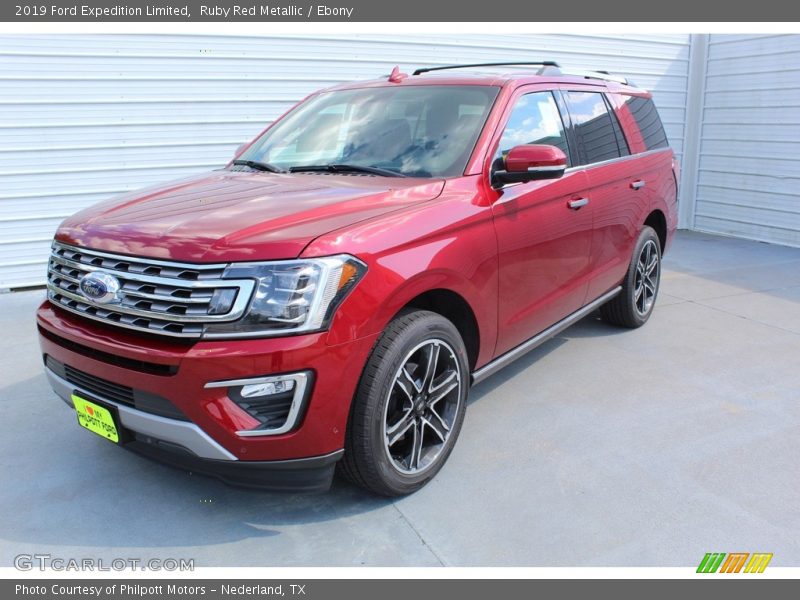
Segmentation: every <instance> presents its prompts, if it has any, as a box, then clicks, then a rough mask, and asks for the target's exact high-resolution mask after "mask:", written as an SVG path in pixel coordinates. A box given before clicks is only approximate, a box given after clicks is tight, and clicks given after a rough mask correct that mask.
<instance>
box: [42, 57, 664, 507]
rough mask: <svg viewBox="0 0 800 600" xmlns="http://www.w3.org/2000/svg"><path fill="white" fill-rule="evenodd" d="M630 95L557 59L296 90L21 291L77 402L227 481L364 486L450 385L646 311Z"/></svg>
mask: <svg viewBox="0 0 800 600" xmlns="http://www.w3.org/2000/svg"><path fill="white" fill-rule="evenodd" d="M676 169H677V167H676V163H675V159H674V156H673V152H672V150H670V148H669V146H668V144H667V139H666V136H665V134H664V129H663V126H662V124H661V121H660V119H659V117H658V113H657V112H656V109H655V106H654V105H653V101H652V99H651V96H650V94H649V93H647V92H646V91H643V90H641V89H637V88H635V87H633V86H632V85H630V84H629V83H628V82H627V81H626V80H625V79H622V78H618V77H613V76H610V75H608V74H606V73H601V72H585V73H577V74H575V73H573V74H567V73H565V72H563V71H562V70H560V69H559V68H558V65H556V64H555V63H552V62H543V63H525V64H519V63H510V64H506V65H497V64H491V65H463V66H453V67H439V68H431V69H419V70H417V71H416V72H414V74H413V75H412V76H407V75H405V74H403V73H400V72H399V71H398V70H397V69H395V70H394V71H393V72H392V74H391V75H390V76H389V77H387V78H383V79H380V80H376V81H368V82H356V83H350V84H346V85H340V86H337V87H334V88H331V89H327V90H324V91H321V92H318V93H315V94H312V95H311V96H309V97H308V98H306V99H305V100H304V101H303V102H301V103H300V104H298V105H297V106H296V107H294V108H293V109H292V110H290V111H289V112H288V113H286V114H285V115H284V116H283V117H281V118H280V119H278V120H277V121H276V122H275V123H273V124H272V125H271V126H270V127H269V128H267V129H266V130H265V131H264V132H263V133H262V134H261V135H259V136H258V137H257V138H256V139H255V140H254V141H252V142H251V143H249V144H248V145H246V146H245V147H243V148H242V149H240V151H239V152H238V153H237V156H236V158H235V159H234V160H233V161H231V163H230V164H228V165H227V166H226V167H225V168H223V169H220V170H217V171H213V172H210V173H205V174H202V175H196V176H193V177H190V178H188V179H183V180H179V181H174V182H171V183H168V184H164V185H159V186H156V187H152V188H149V189H145V190H141V191H137V192H134V193H129V194H125V195H123V196H120V197H116V198H114V199H112V200H109V201H107V202H104V203H101V204H98V205H95V206H93V207H91V208H88V209H86V210H83V211H81V212H79V213H78V214H76V215H74V216H72V217H70V218H69V219H67V220H66V221H65V222H64V223H63V224H62V225H61V227H60V228H59V230H58V232H57V234H56V236H55V241H54V243H53V247H52V255H51V257H50V262H49V268H48V298H47V300H46V301H45V302H44V303H43V304H42V305H41V307H40V308H39V310H38V325H39V332H40V334H41V347H42V352H43V354H44V363H45V369H46V373H47V376H48V378H49V380H50V383H51V384H52V386H53V388H54V390H55V391H56V393H57V394H58V395H59V396H61V397H62V398H63V399H64V400H65V401H66V402H67V404H69V405H70V406H72V407H74V408H75V410H76V412H77V415H78V421H79V423H80V424H81V425H82V426H84V427H85V428H87V429H89V430H91V431H93V432H95V433H97V434H98V435H100V436H102V437H104V438H107V439H109V440H111V441H113V442H116V443H118V444H120V445H123V446H125V447H126V448H129V449H132V450H136V451H138V452H140V453H142V454H144V455H147V456H150V457H154V458H157V459H158V460H161V461H164V462H167V463H171V464H174V465H177V466H182V467H184V468H188V469H191V470H192V471H196V472H202V473H208V474H212V475H216V476H218V477H220V478H222V479H224V480H225V481H228V482H231V483H238V484H242V485H249V486H256V487H263V488H268V489H281V490H307V491H310V490H324V489H327V488H328V486H329V485H330V483H331V479H332V477H333V475H334V471H335V469H336V468H337V467H338V469H339V470H340V471H341V473H342V474H343V475H345V476H346V477H348V478H349V479H351V480H352V481H354V482H355V483H357V484H359V485H361V486H364V487H365V488H368V489H369V490H372V491H374V492H377V493H379V494H385V495H399V494H407V493H409V492H413V491H414V490H416V489H418V488H420V487H421V486H422V485H424V484H425V483H426V482H428V481H429V480H430V479H431V478H432V477H433V476H434V475H435V474H436V472H437V471H438V470H439V469H440V468H441V467H442V465H443V464H444V463H445V461H446V460H447V457H448V455H449V454H450V452H451V451H452V449H453V445H454V444H455V441H456V438H457V437H458V434H459V430H460V429H461V424H462V421H463V419H464V412H465V408H466V402H467V394H468V392H469V388H470V385H471V384H473V383H475V382H477V381H480V380H482V379H485V378H486V377H488V376H490V375H491V374H492V373H494V372H496V371H497V370H498V369H500V368H502V367H503V366H505V365H507V364H508V363H509V362H511V361H512V360H514V359H516V358H518V357H519V356H521V355H523V354H524V353H526V352H528V351H529V350H531V349H532V348H534V347H536V346H537V345H538V344H540V343H542V342H543V341H545V340H547V339H548V338H550V337H551V336H553V335H555V334H557V333H558V332H559V331H561V330H563V329H564V328H565V327H568V326H569V325H571V324H573V323H575V322H576V321H578V320H579V319H581V318H582V317H584V316H585V315H588V314H589V313H590V312H592V311H594V310H596V309H598V308H599V309H600V312H601V314H602V316H603V317H604V318H605V319H606V320H607V321H608V322H610V323H613V324H615V325H621V326H624V327H638V326H640V325H642V324H644V323H645V322H646V321H647V319H648V318H649V317H650V315H651V314H652V312H653V305H654V303H655V300H656V296H657V294H658V288H659V276H660V271H661V269H660V260H661V256H662V254H663V252H664V251H665V250H666V249H667V247H668V246H669V244H670V240H671V239H672V236H673V233H674V230H675V224H676V209H677V197H676Z"/></svg>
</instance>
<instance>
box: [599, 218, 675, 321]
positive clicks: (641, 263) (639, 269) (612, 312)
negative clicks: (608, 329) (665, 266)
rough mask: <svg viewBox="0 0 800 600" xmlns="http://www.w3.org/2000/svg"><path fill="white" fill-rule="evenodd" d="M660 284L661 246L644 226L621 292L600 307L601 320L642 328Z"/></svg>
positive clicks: (654, 301)
mask: <svg viewBox="0 0 800 600" xmlns="http://www.w3.org/2000/svg"><path fill="white" fill-rule="evenodd" d="M660 282H661V245H660V243H659V241H658V235H656V232H655V231H654V230H653V228H652V227H648V226H645V227H644V228H643V229H642V232H641V233H640V234H639V239H638V240H637V242H636V246H635V247H634V250H633V256H632V258H631V263H630V265H629V266H628V272H627V274H626V276H625V280H624V281H623V283H622V292H620V293H619V294H617V296H615V297H614V298H613V299H612V300H610V301H608V302H606V303H605V304H604V305H603V306H602V307H600V314H601V315H602V317H603V319H604V320H606V321H607V322H609V323H611V324H613V325H619V326H621V327H631V328H634V327H641V326H642V325H644V324H645V323H646V322H647V320H648V319H649V318H650V315H651V314H652V313H653V308H654V307H655V303H656V298H657V296H658V288H659V284H660Z"/></svg>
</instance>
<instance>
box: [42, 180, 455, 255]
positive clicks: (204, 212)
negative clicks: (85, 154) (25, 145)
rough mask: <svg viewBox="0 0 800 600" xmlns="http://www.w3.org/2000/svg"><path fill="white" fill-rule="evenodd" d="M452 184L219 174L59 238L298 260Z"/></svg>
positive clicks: (129, 202) (125, 206) (140, 198)
mask: <svg viewBox="0 0 800 600" xmlns="http://www.w3.org/2000/svg"><path fill="white" fill-rule="evenodd" d="M443 186H444V181H442V180H433V181H432V180H430V179H411V178H408V179H406V178H386V177H373V176H360V175H338V174H337V175H329V174H299V173H298V174H290V173H286V174H274V173H261V172H249V171H248V172H243V171H225V170H223V171H214V172H211V173H205V174H203V175H198V176H194V177H191V178H188V179H183V180H180V181H176V182H172V183H169V184H166V185H161V186H157V187H152V188H148V189H144V190H139V191H136V192H132V193H127V194H124V195H121V196H117V197H115V198H112V199H111V200H108V201H106V202H102V203H100V204H95V205H94V206H91V207H89V208H87V209H84V210H82V211H80V212H78V213H76V214H75V215H73V216H71V217H69V218H68V219H67V220H65V221H64V222H63V223H62V224H61V227H60V228H59V230H58V232H57V233H56V239H57V240H59V241H61V242H64V243H67V244H73V245H76V246H82V247H86V248H92V249H94V250H100V251H105V252H112V253H119V254H129V255H134V256H146V257H150V258H157V259H172V260H182V261H188V262H228V261H247V260H268V259H281V258H295V257H297V256H298V255H299V254H300V253H301V252H302V251H303V249H304V248H305V247H306V246H307V245H308V244H309V242H311V241H312V240H313V239H314V238H316V237H318V236H319V235H322V234H324V233H328V232H330V231H333V230H336V229H341V228H343V227H346V226H348V225H351V224H353V223H357V222H359V221H363V220H365V219H370V218H373V217H376V216H378V215H381V214H384V213H387V212H390V211H394V210H399V209H402V208H404V207H406V206H410V205H413V204H417V203H419V202H424V201H426V200H431V199H433V198H436V197H437V196H438V195H439V194H440V193H441V191H442V188H443Z"/></svg>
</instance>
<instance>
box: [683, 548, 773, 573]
mask: <svg viewBox="0 0 800 600" xmlns="http://www.w3.org/2000/svg"><path fill="white" fill-rule="evenodd" d="M771 560H772V553H771V552H770V553H766V552H754V553H753V554H750V553H749V552H731V553H730V554H725V553H724V552H709V553H707V554H706V555H705V556H704V557H703V560H701V561H700V565H699V566H698V567H697V572H698V573H717V572H719V573H763V572H764V569H766V568H767V565H768V564H769V563H770V561H771Z"/></svg>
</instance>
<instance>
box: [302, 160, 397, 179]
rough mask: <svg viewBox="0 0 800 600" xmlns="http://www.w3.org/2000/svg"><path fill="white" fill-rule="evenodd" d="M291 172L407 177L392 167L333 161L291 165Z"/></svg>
mask: <svg viewBox="0 0 800 600" xmlns="http://www.w3.org/2000/svg"><path fill="white" fill-rule="evenodd" d="M289 171H290V172H291V173H300V172H302V171H311V172H313V171H325V172H329V173H348V172H350V173H369V174H370V175H380V176H381V177H407V175H404V174H403V173H400V172H398V171H392V170H390V169H381V168H380V167H365V166H362V165H345V164H336V163H332V164H329V165H301V166H298V167H289Z"/></svg>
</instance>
